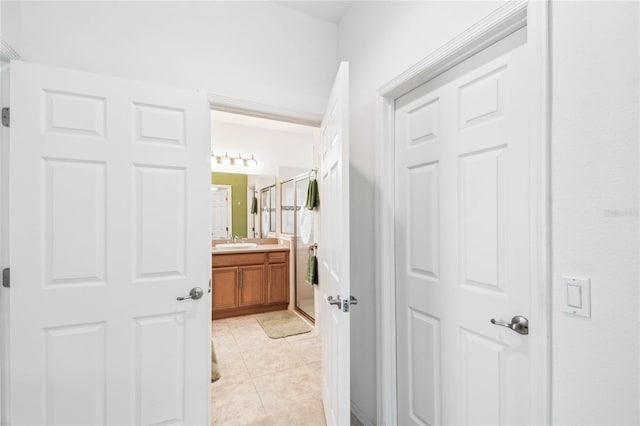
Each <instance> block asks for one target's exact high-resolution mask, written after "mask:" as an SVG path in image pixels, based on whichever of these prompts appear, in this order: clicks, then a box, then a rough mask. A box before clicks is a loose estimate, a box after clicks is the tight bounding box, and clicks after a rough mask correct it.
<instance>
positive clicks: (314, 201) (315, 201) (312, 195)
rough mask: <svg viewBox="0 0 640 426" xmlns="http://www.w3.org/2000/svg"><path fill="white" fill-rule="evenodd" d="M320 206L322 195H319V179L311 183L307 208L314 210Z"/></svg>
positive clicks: (308, 189)
mask: <svg viewBox="0 0 640 426" xmlns="http://www.w3.org/2000/svg"><path fill="white" fill-rule="evenodd" d="M319 205H320V194H318V179H313V180H310V181H309V186H308V187H307V204H306V205H305V207H306V208H307V209H308V210H313V209H314V208H316V207H318V206H319Z"/></svg>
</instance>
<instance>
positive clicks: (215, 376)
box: [211, 340, 220, 383]
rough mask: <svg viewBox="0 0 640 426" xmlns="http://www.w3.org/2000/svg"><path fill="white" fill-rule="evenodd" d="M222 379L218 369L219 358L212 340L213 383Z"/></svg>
mask: <svg viewBox="0 0 640 426" xmlns="http://www.w3.org/2000/svg"><path fill="white" fill-rule="evenodd" d="M219 378H220V370H219V369H218V357H216V351H215V350H214V349H213V340H211V383H213V382H215V381H217V380H218V379H219Z"/></svg>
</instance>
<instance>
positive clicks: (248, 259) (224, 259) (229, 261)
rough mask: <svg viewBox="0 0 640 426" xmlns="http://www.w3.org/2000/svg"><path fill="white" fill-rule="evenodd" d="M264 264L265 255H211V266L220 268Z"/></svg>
mask: <svg viewBox="0 0 640 426" xmlns="http://www.w3.org/2000/svg"><path fill="white" fill-rule="evenodd" d="M258 263H264V253H230V254H214V255H211V265H212V266H213V267H214V268H216V267H219V266H237V265H256V264H258Z"/></svg>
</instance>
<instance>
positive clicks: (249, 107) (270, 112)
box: [207, 93, 322, 127]
mask: <svg viewBox="0 0 640 426" xmlns="http://www.w3.org/2000/svg"><path fill="white" fill-rule="evenodd" d="M207 96H208V98H209V105H211V109H214V110H216V111H224V112H231V113H234V114H242V115H249V116H251V117H260V118H268V119H270V120H277V121H284V122H287V123H294V124H303V125H305V126H312V127H320V123H321V122H322V114H317V113H314V112H304V111H298V110H292V109H288V108H283V107H278V106H274V105H267V104H261V103H258V102H252V101H247V100H243V99H236V98H230V97H228V96H222V95H216V94H213V93H209V94H208V95H207Z"/></svg>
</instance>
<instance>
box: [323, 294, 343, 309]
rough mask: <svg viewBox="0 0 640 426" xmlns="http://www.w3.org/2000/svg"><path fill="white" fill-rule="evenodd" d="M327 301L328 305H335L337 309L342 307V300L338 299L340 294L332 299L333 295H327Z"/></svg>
mask: <svg viewBox="0 0 640 426" xmlns="http://www.w3.org/2000/svg"><path fill="white" fill-rule="evenodd" d="M327 302H329V304H330V305H336V306H337V307H338V309H342V300H340V295H338V298H337V299H334V298H333V296H329V297H327Z"/></svg>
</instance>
